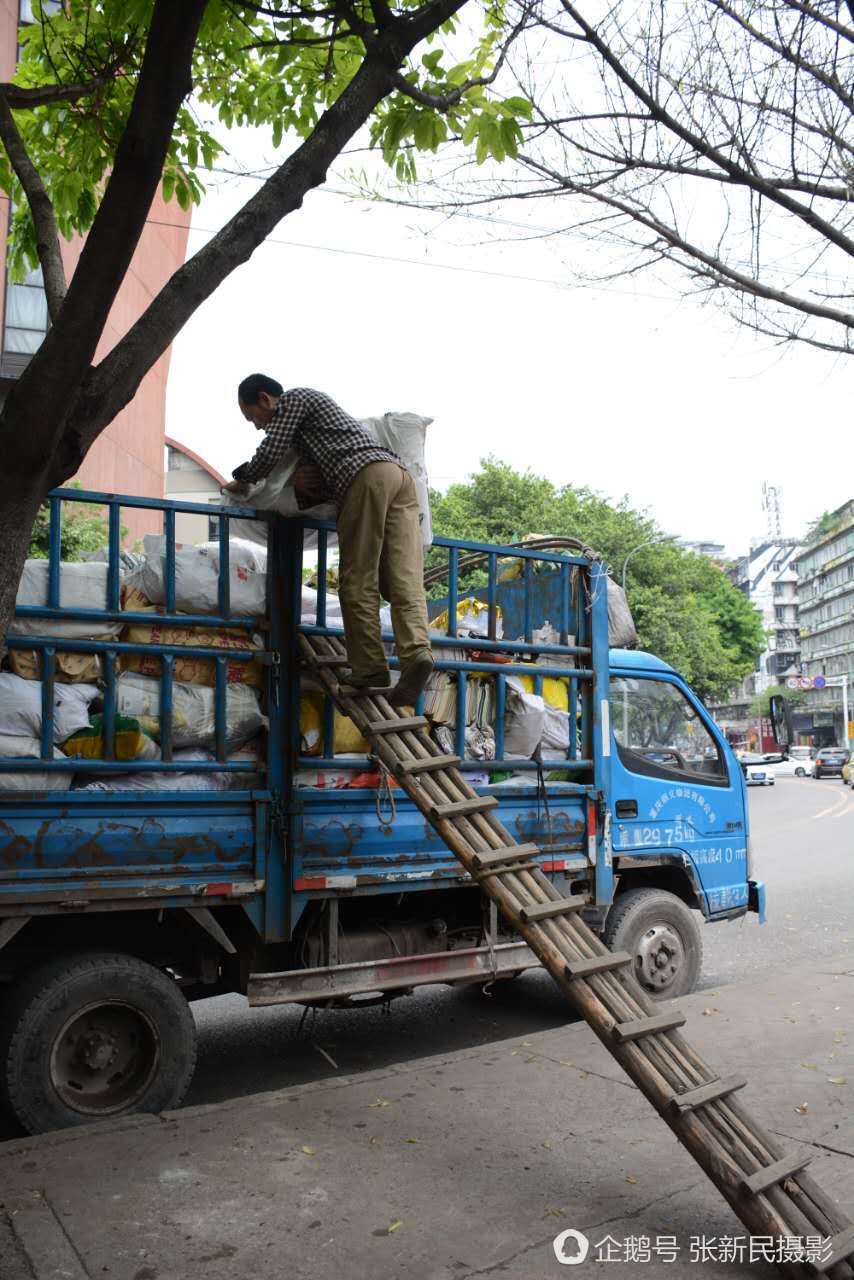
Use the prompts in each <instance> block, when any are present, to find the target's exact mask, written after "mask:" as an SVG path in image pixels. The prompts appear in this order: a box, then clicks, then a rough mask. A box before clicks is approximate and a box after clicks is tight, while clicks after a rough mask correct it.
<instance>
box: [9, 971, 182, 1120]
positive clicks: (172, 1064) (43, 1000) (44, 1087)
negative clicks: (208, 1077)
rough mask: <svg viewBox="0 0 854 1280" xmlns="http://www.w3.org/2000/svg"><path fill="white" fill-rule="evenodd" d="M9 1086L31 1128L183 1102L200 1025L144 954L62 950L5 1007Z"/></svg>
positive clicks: (17, 1111)
mask: <svg viewBox="0 0 854 1280" xmlns="http://www.w3.org/2000/svg"><path fill="white" fill-rule="evenodd" d="M0 1017H2V1025H0V1088H2V1091H3V1095H4V1099H5V1101H6V1102H7V1104H8V1106H9V1108H10V1110H11V1111H12V1112H13V1114H14V1115H15V1116H16V1117H17V1119H18V1120H19V1121H20V1123H21V1124H22V1125H23V1127H24V1128H25V1129H26V1130H27V1132H28V1133H45V1132H47V1131H49V1130H51V1129H64V1128H69V1127H71V1126H73V1125H79V1124H91V1123H92V1122H93V1121H96V1120H99V1119H102V1118H106V1117H108V1116H121V1115H127V1114H130V1113H132V1112H138V1111H151V1112H157V1111H164V1110H166V1109H167V1108H170V1107H175V1106H177V1105H178V1103H180V1101H181V1100H182V1098H183V1097H184V1094H185V1093H186V1092H187V1088H188V1087H189V1084H190V1080H191V1079H192V1075H193V1069H194V1067H195V1064H196V1029H195V1024H194V1022H193V1017H192V1014H191V1013H190V1008H189V1005H188V1004H187V1001H186V1000H185V998H184V996H183V993H182V992H181V990H180V988H179V987H178V985H177V983H175V981H174V980H173V979H172V978H170V977H169V975H168V974H166V973H164V972H163V971H162V970H161V969H157V968H155V967H154V965H151V964H148V963H146V961H144V960H139V959H137V958H136V957H135V956H128V955H121V954H115V953H108V952H87V953H83V954H75V955H72V956H68V955H66V956H63V957H58V958H57V959H55V960H52V961H50V963H48V964H45V965H43V966H41V967H40V968H38V969H36V970H34V971H33V972H32V973H30V974H28V975H27V976H26V977H25V978H24V979H22V981H21V983H20V985H19V986H18V987H17V989H15V990H13V991H12V992H11V993H10V995H9V999H8V1000H7V1002H6V1003H5V1004H4V1006H3V1009H2V1014H0Z"/></svg>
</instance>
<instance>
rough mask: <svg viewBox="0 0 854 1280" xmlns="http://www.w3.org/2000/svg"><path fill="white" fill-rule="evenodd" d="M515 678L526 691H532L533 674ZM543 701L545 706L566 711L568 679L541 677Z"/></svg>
mask: <svg viewBox="0 0 854 1280" xmlns="http://www.w3.org/2000/svg"><path fill="white" fill-rule="evenodd" d="M516 678H517V679H518V681H519V683H520V684H521V685H522V686H523V688H524V689H525V692H526V693H533V692H534V677H533V676H517V677H516ZM543 701H544V702H545V704H546V706H547V707H554V708H555V710H556V711H568V710H569V681H568V680H556V679H555V678H554V676H545V677H544V678H543Z"/></svg>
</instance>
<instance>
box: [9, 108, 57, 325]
mask: <svg viewBox="0 0 854 1280" xmlns="http://www.w3.org/2000/svg"><path fill="white" fill-rule="evenodd" d="M0 141H2V143H3V146H4V148H5V150H6V154H7V156H8V157H9V163H10V164H11V166H12V168H13V170H14V172H15V175H16V176H17V179H18V181H19V182H20V184H21V186H22V187H23V189H24V195H25V196H26V197H27V204H28V205H29V207H30V213H31V214H32V219H33V226H34V227H35V230H36V252H37V253H38V255H39V262H40V263H41V268H42V278H43V280H44V291H45V297H46V298H47V309H48V314H49V315H50V318H51V321H52V322H53V323H54V324H56V321H57V318H58V316H59V311H60V308H61V306H62V303H63V300H64V298H65V290H66V280H65V268H64V267H63V265H62V253H61V251H60V247H59V229H58V227H57V225H56V214H55V213H54V208H53V204H52V202H51V199H50V196H49V195H48V193H47V189H46V188H45V185H44V183H43V182H42V180H41V175H40V174H39V172H38V170H37V169H36V167H35V165H34V164H33V162H32V160H31V159H30V157H29V154H28V152H27V148H26V147H25V146H24V140H23V138H22V137H21V135H20V133H19V132H18V126H17V125H16V124H15V118H14V116H13V115H12V112H11V111H10V110H9V104H8V102H7V101H6V99H5V98H4V97H3V96H2V95H0Z"/></svg>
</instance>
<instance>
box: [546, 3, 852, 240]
mask: <svg viewBox="0 0 854 1280" xmlns="http://www.w3.org/2000/svg"><path fill="white" fill-rule="evenodd" d="M561 3H562V5H563V7H564V9H565V10H566V12H567V13H568V14H569V15H570V17H571V18H572V19H573V21H574V22H575V23H576V24H577V26H578V27H579V28H580V29H581V30H582V31H583V32H584V34H585V36H586V37H587V40H588V41H589V43H590V44H591V45H592V46H593V47H594V48H595V49H596V50H597V51H598V53H599V55H600V57H601V58H602V60H603V61H604V62H605V63H607V65H608V66H609V67H610V68H611V70H612V71H613V72H614V74H615V75H616V76H617V78H618V80H620V81H621V82H622V83H623V84H624V85H626V87H627V88H629V89H630V90H631V92H632V93H633V94H635V96H636V97H638V98H639V99H640V101H641V102H642V103H643V104H644V106H645V107H646V108H647V110H648V111H649V113H650V115H651V116H652V117H653V118H654V119H655V120H658V121H659V122H660V123H661V124H662V125H664V126H665V127H666V128H667V129H668V130H669V131H670V132H671V133H673V134H674V135H675V136H676V137H678V138H681V139H682V141H683V142H687V143H688V145H689V146H690V147H692V148H693V149H694V151H696V152H697V154H698V155H701V156H705V158H706V159H707V160H712V161H713V162H714V163H715V164H717V165H718V166H719V167H720V168H721V169H722V170H723V172H724V173H726V174H730V175H731V176H733V177H735V178H740V179H741V185H743V186H747V187H750V188H752V189H753V190H754V191H756V193H757V194H758V195H764V196H767V198H768V199H769V200H773V201H774V202H775V203H776V204H778V205H780V206H781V207H782V208H784V209H786V210H787V211H788V212H789V213H792V214H794V215H795V217H796V218H800V219H801V220H802V221H803V222H804V223H806V225H807V226H809V227H811V228H812V229H813V230H814V231H818V232H819V233H820V234H821V235H822V236H824V237H825V239H827V240H829V241H830V242H831V243H833V244H836V245H837V246H838V247H839V248H841V249H843V250H844V251H845V253H849V254H854V242H852V241H851V240H850V239H849V238H848V237H847V236H845V235H843V234H842V233H841V232H840V231H839V230H838V229H837V228H836V227H835V226H834V225H833V223H831V222H828V221H827V220H826V219H825V218H822V217H820V215H819V214H817V213H816V211H815V210H814V209H813V208H812V207H811V206H809V205H803V204H801V203H799V202H798V201H797V200H793V199H792V198H791V196H788V195H787V194H786V193H785V192H783V191H778V190H775V188H774V187H773V186H772V185H771V184H770V183H769V182H768V181H767V180H766V179H765V178H762V177H760V176H759V175H756V174H751V173H748V172H747V171H746V170H745V169H744V167H743V166H739V165H738V164H737V163H736V162H735V161H734V160H731V159H730V158H729V156H728V155H726V153H725V152H724V151H722V150H721V149H720V147H718V146H715V145H714V144H712V143H710V142H709V141H708V140H707V139H706V138H705V137H703V136H702V134H699V133H696V132H695V131H694V130H692V129H689V128H687V127H686V126H685V125H683V124H682V122H681V121H680V120H677V119H676V118H675V117H674V116H672V115H671V114H670V112H669V111H667V110H666V108H665V107H663V106H662V105H661V104H660V103H659V102H658V101H657V100H656V99H655V98H654V97H653V96H652V94H650V93H649V91H648V90H647V89H645V88H644V86H643V85H642V84H641V83H640V81H639V80H637V79H636V77H635V76H633V75H632V74H631V73H630V72H629V71H628V69H627V68H626V66H625V65H624V63H622V62H621V61H620V60H619V58H618V57H617V56H616V54H614V52H613V51H612V50H611V48H610V47H609V46H608V45H607V44H606V43H605V42H604V41H603V40H602V39H601V38H600V37H599V35H598V33H597V31H596V30H595V29H594V28H593V27H591V26H590V24H589V23H588V22H587V21H586V20H585V19H584V18H583V17H582V15H581V14H580V13H579V11H578V10H577V8H576V7H575V6H574V4H572V3H571V0H561ZM710 3H711V4H713V5H714V6H715V7H716V8H725V6H723V4H722V0H710Z"/></svg>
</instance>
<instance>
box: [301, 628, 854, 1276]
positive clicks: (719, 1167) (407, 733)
mask: <svg viewBox="0 0 854 1280" xmlns="http://www.w3.org/2000/svg"><path fill="white" fill-rule="evenodd" d="M299 644H300V656H301V658H302V659H303V661H304V662H305V664H306V666H308V667H309V668H311V669H312V671H313V674H315V675H316V676H317V677H318V678H319V679H320V681H321V682H322V684H323V686H324V688H325V689H326V692H327V693H328V694H329V696H330V697H331V698H332V699H333V701H334V702H335V704H336V705H337V707H338V708H339V710H340V711H342V712H343V713H344V714H345V715H346V716H349V717H350V719H351V720H353V721H354V723H355V724H356V726H357V727H358V729H359V730H360V732H361V733H362V735H363V736H364V737H365V738H366V739H367V740H368V741H369V742H370V743H371V747H372V750H373V753H374V755H375V756H376V757H377V758H378V759H379V760H380V761H381V763H382V764H383V765H384V767H385V768H386V769H387V770H388V771H389V773H390V774H391V775H392V776H393V777H394V778H396V780H397V781H398V782H399V784H400V786H401V787H402V789H403V790H404V791H405V793H406V794H407V795H408V796H409V798H410V799H411V800H412V801H413V802H414V803H415V804H416V805H417V807H418V808H419V809H420V811H421V812H422V813H423V814H424V816H425V818H426V819H427V820H428V822H430V823H431V825H432V826H433V827H434V828H435V830H436V831H437V833H438V834H439V836H440V837H441V838H442V839H443V840H444V842H445V844H446V845H447V846H448V848H449V849H450V850H451V851H452V852H453V853H454V854H455V855H456V857H457V858H458V859H459V861H460V862H461V863H462V865H463V867H464V868H465V869H466V871H467V872H468V873H469V875H471V877H472V878H473V879H474V880H475V881H476V882H477V883H478V884H479V885H480V887H481V889H482V890H483V892H484V893H486V894H487V895H488V896H489V897H490V898H491V899H492V901H493V902H495V903H496V905H497V906H498V908H499V910H500V911H501V912H502V913H503V915H504V916H505V918H506V919H507V920H508V921H509V922H510V924H511V925H512V926H513V927H514V929H516V930H517V931H518V932H519V933H520V934H521V935H522V937H523V938H524V939H525V941H526V942H527V943H528V946H529V947H530V948H531V950H532V951H533V952H534V954H535V955H536V956H537V958H538V959H539V960H540V962H541V963H542V964H543V966H544V967H545V968H546V969H548V971H549V973H550V974H551V975H552V977H553V978H554V980H555V981H556V982H557V984H558V985H559V986H560V988H561V989H562V991H563V992H564V994H565V995H566V997H567V999H568V1000H569V1001H570V1003H571V1004H572V1005H573V1007H574V1008H575V1009H577V1010H578V1012H579V1013H580V1014H581V1016H582V1017H583V1018H584V1019H585V1021H586V1022H587V1023H588V1025H589V1026H590V1027H591V1028H592V1029H593V1031H594V1032H595V1033H596V1035H597V1036H598V1037H599V1039H600V1040H601V1041H602V1043H603V1044H604V1045H605V1047H606V1049H608V1051H609V1052H610V1053H611V1054H612V1056H613V1057H614V1058H616V1060H617V1061H618V1062H619V1064H620V1066H621V1067H622V1068H623V1070H624V1071H625V1072H626V1074H627V1075H628V1076H629V1078H630V1079H631V1080H632V1081H633V1082H634V1083H635V1084H636V1085H637V1087H638V1089H640V1091H641V1093H643V1094H644V1095H645V1097H646V1098H648V1100H649V1101H650V1102H651V1103H652V1105H653V1106H654V1107H655V1109H656V1111H657V1112H658V1114H659V1115H660V1116H661V1118H662V1119H663V1120H664V1121H665V1122H666V1123H667V1124H668V1125H669V1127H670V1128H671V1129H672V1130H673V1132H674V1133H675V1135H676V1137H677V1138H678V1139H679V1141H680V1142H681V1143H682V1145H683V1146H685V1147H687V1149H688V1151H690V1153H691V1155H692V1156H693V1157H694V1159H695V1160H696V1161H697V1163H698V1164H699V1165H700V1167H701V1168H702V1169H703V1170H704V1171H705V1172H706V1173H707V1174H708V1176H709V1177H710V1178H711V1180H712V1182H713V1183H714V1184H715V1186H716V1187H717V1188H718V1189H719V1191H720V1192H721V1194H722V1195H723V1196H724V1198H725V1199H726V1200H727V1201H728V1203H729V1204H730V1205H731V1206H732V1208H733V1209H734V1210H735V1212H736V1213H737V1214H738V1216H739V1218H740V1219H741V1221H742V1222H743V1223H744V1225H745V1226H746V1227H747V1229H748V1231H749V1232H750V1233H751V1234H752V1235H757V1236H765V1237H768V1236H772V1237H775V1238H777V1237H788V1238H792V1237H799V1238H801V1239H806V1238H807V1237H811V1238H812V1240H813V1241H815V1240H816V1238H817V1237H820V1238H821V1239H822V1240H823V1241H828V1242H829V1243H828V1244H827V1247H826V1248H825V1249H824V1251H823V1255H822V1258H821V1259H820V1260H819V1261H818V1262H816V1263H812V1262H810V1261H804V1262H796V1263H795V1262H783V1263H782V1264H781V1269H782V1271H783V1272H784V1274H787V1275H791V1276H804V1275H826V1276H828V1277H830V1280H852V1277H854V1263H852V1259H854V1226H852V1224H851V1222H850V1221H849V1220H848V1219H847V1218H845V1217H844V1215H843V1214H841V1213H840V1211H839V1209H838V1208H837V1207H836V1206H835V1205H834V1204H833V1203H832V1201H831V1200H830V1198H829V1196H827V1195H826V1194H825V1192H824V1191H822V1189H821V1188H820V1187H819V1186H818V1185H817V1184H816V1182H815V1180H814V1179H813V1178H812V1177H811V1176H810V1175H809V1174H808V1173H806V1172H805V1169H806V1166H807V1165H808V1164H809V1162H810V1159H811V1157H810V1156H805V1155H794V1154H792V1153H791V1152H790V1153H788V1154H787V1153H786V1152H784V1151H783V1149H782V1147H781V1146H780V1144H779V1143H778V1142H777V1140H776V1139H775V1138H774V1137H772V1136H771V1134H769V1133H768V1132H766V1130H765V1129H763V1128H762V1127H761V1126H760V1125H759V1124H758V1123H757V1122H756V1120H755V1119H754V1118H753V1117H752V1116H751V1115H750V1113H749V1112H748V1110H747V1108H746V1107H745V1106H744V1105H743V1104H742V1102H741V1101H740V1100H739V1099H738V1097H737V1091H738V1090H740V1089H742V1088H743V1087H744V1085H745V1084H746V1081H745V1080H743V1079H741V1078H740V1077H738V1076H721V1075H720V1074H719V1073H718V1072H717V1071H715V1070H714V1068H712V1067H710V1066H709V1065H708V1064H707V1063H706V1062H705V1061H704V1060H703V1059H702V1058H701V1057H700V1055H699V1054H698V1053H697V1052H696V1051H695V1050H694V1049H693V1048H692V1047H691V1045H690V1044H689V1043H688V1042H687V1040H686V1039H685V1038H684V1036H683V1035H682V1034H681V1032H680V1030H679V1028H680V1027H682V1026H683V1024H684V1022H685V1018H684V1016H683V1015H682V1014H680V1013H679V1012H678V1011H675V1010H672V1009H667V1010H665V1011H662V1009H661V1006H660V1005H655V1004H653V1002H652V1001H651V1000H650V999H649V997H648V996H647V995H646V993H645V992H644V991H643V990H642V989H641V987H640V986H639V984H638V983H637V981H636V980H635V978H634V976H633V973H632V964H633V958H632V957H631V956H630V955H628V954H626V953H625V952H612V951H609V950H608V948H607V947H606V946H605V944H604V943H603V942H602V941H601V939H600V938H599V937H598V936H597V935H596V934H595V933H593V931H592V930H591V929H589V928H588V927H587V925H586V924H585V923H584V921H583V920H581V919H580V917H579V911H580V909H581V908H582V907H583V906H584V905H585V904H586V902H587V899H586V898H584V897H582V896H578V897H572V898H564V897H562V896H561V894H560V892H559V891H558V889H557V888H556V887H555V886H554V885H553V884H552V882H551V880H549V878H548V877H547V876H546V875H544V873H543V872H542V871H541V870H540V867H539V865H538V863H537V861H536V859H537V858H538V857H542V856H543V855H542V851H541V850H540V849H539V848H538V847H537V846H536V845H534V844H518V843H517V842H516V841H515V840H514V838H513V836H512V834H511V833H510V832H509V831H507V830H506V828H505V827H503V826H502V825H501V823H500V822H499V821H498V819H497V818H496V816H495V813H494V810H495V808H496V807H497V805H498V801H497V800H496V799H495V798H494V797H493V796H479V795H477V793H476V792H475V791H474V790H473V788H472V787H470V786H469V784H468V782H467V781H466V778H465V775H464V774H463V773H462V772H461V771H460V770H459V768H458V766H459V764H460V763H461V762H460V760H459V758H458V757H456V756H451V755H445V754H443V753H442V751H441V749H440V748H439V747H438V746H437V744H436V743H435V742H434V741H433V740H432V738H431V737H430V735H429V722H428V721H427V720H426V719H425V718H424V717H423V716H416V715H400V714H398V712H397V710H396V709H395V708H394V707H392V706H391V705H390V704H389V702H388V701H387V698H386V697H384V696H383V695H382V694H381V693H373V694H371V695H363V694H358V695H355V696H348V695H347V692H346V686H345V687H344V689H343V690H342V688H339V684H338V680H337V679H336V676H335V671H336V669H340V668H342V667H344V666H346V665H347V654H346V649H345V648H344V645H343V643H342V642H341V641H340V640H338V639H336V638H333V637H323V636H316V635H312V636H310V637H309V636H305V635H302V634H301V635H300V637H299Z"/></svg>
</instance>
